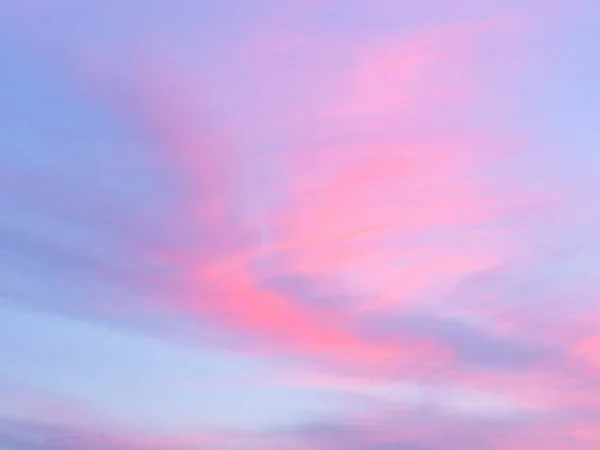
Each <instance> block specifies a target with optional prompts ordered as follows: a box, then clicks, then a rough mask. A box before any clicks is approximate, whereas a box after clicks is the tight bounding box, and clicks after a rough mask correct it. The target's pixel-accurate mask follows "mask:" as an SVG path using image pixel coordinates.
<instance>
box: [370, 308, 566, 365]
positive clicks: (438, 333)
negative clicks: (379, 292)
mask: <svg viewBox="0 0 600 450" xmlns="http://www.w3.org/2000/svg"><path fill="white" fill-rule="evenodd" d="M361 329H362V331H363V333H364V334H365V335H366V336H369V337H371V338H374V339H381V340H385V341H393V340H394V338H395V337H396V336H406V335H410V336H414V337H417V338H421V339H424V340H428V341H434V342H438V343H439V344H440V345H442V346H446V347H448V348H449V349H451V350H452V351H453V352H454V354H455V355H456V358H457V360H456V363H459V364H468V365H473V366H477V367H481V368H489V369H507V370H508V369H510V370H517V369H518V370H525V369H527V368H530V367H531V366H532V365H533V364H535V363H539V362H541V361H546V360H548V359H550V358H552V357H554V356H556V355H555V352H554V351H553V350H552V349H549V348H547V347H544V346H543V345H541V344H537V343H529V342H526V341H523V340H518V339H516V338H512V337H503V336H498V335H495V334H493V333H492V332H490V331H487V330H485V329H483V328H482V327H479V326H475V325H472V324H469V323H467V322H465V321H462V320H459V319H456V318H446V317H438V316H433V315H431V316H428V315H424V314H411V315H409V314H405V315H391V316H390V315H385V316H384V315H371V316H370V317H369V318H367V319H365V320H364V321H362V322H361Z"/></svg>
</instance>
